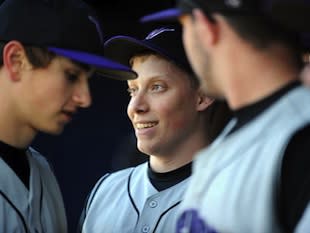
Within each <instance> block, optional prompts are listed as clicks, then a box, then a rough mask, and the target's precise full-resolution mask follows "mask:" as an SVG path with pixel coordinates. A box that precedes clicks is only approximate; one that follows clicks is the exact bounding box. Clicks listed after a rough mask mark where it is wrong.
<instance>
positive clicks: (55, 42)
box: [0, 0, 137, 79]
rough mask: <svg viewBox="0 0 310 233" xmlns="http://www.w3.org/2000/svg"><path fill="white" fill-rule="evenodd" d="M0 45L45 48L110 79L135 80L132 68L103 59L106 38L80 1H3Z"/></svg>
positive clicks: (0, 8) (95, 19)
mask: <svg viewBox="0 0 310 233" xmlns="http://www.w3.org/2000/svg"><path fill="white" fill-rule="evenodd" d="M0 22H1V23H0V41H3V42H6V41H11V40H17V41H20V42H21V43H23V44H24V45H31V46H38V47H46V48H47V49H48V50H50V51H52V52H54V53H55V54H57V55H60V56H64V57H67V58H70V59H72V60H74V61H77V62H81V63H84V64H87V65H90V66H93V67H94V68H95V69H96V71H97V73H99V74H100V75H102V76H105V77H110V78H118V76H120V77H126V79H134V78H136V76H137V75H136V73H135V72H134V71H132V70H131V69H130V68H129V67H127V66H124V65H122V64H119V63H117V62H114V61H112V60H110V59H107V58H105V57H104V56H103V49H104V48H103V34H102V30H101V25H100V23H99V21H98V20H97V18H96V16H95V13H94V11H93V10H92V9H91V8H90V7H89V6H88V5H86V4H85V3H84V2H82V1H79V0H3V1H1V5H0Z"/></svg>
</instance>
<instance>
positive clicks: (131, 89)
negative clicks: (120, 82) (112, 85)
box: [127, 87, 138, 96]
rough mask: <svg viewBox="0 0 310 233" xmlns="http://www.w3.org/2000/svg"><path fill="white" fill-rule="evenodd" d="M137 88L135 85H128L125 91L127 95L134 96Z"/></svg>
mask: <svg viewBox="0 0 310 233" xmlns="http://www.w3.org/2000/svg"><path fill="white" fill-rule="evenodd" d="M137 90H138V89H137V88H136V87H128V88H127V91H128V93H129V95H130V96H134V95H135V93H136V92H137Z"/></svg>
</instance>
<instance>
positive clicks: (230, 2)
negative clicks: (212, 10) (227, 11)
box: [225, 0, 242, 8]
mask: <svg viewBox="0 0 310 233" xmlns="http://www.w3.org/2000/svg"><path fill="white" fill-rule="evenodd" d="M225 3H226V5H227V6H229V7H232V8H239V7H240V6H241V5H242V0H225Z"/></svg>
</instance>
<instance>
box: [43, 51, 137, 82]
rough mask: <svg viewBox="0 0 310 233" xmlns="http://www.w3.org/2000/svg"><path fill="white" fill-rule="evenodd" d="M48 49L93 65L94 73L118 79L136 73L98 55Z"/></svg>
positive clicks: (132, 75)
mask: <svg viewBox="0 0 310 233" xmlns="http://www.w3.org/2000/svg"><path fill="white" fill-rule="evenodd" d="M48 50H49V51H51V52H54V53H55V54H57V55H60V56H64V57H67V58H70V59H72V60H74V61H77V62H81V63H84V64H87V65H90V66H93V67H94V68H95V69H96V73H98V74H99V75H100V76H104V77H108V78H113V79H119V80H128V79H135V78H137V74H136V73H135V72H134V71H133V70H132V69H130V68H129V67H128V66H125V65H122V64H119V63H117V62H114V61H112V60H110V59H108V58H105V57H102V56H99V55H94V54H90V53H85V52H80V51H75V50H68V49H61V48H55V47H48Z"/></svg>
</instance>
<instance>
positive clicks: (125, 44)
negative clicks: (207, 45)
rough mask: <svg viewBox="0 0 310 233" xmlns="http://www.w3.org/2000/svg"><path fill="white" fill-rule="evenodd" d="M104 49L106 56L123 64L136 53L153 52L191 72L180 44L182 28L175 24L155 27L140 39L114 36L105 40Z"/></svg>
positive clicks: (127, 63) (126, 63)
mask: <svg viewBox="0 0 310 233" xmlns="http://www.w3.org/2000/svg"><path fill="white" fill-rule="evenodd" d="M104 49H105V56H106V57H108V58H110V59H113V60H115V61H118V62H119V63H121V64H123V65H129V60H130V58H131V57H132V56H134V55H136V54H139V53H141V52H145V51H151V52H155V53H157V54H159V55H161V56H163V57H164V58H166V59H167V60H169V61H171V62H173V63H174V64H175V65H177V66H178V67H179V68H181V69H182V70H184V71H186V72H188V73H189V74H193V71H192V69H191V66H190V64H189V62H188V60H187V58H186V54H185V50H184V48H183V44H182V28H181V26H180V25H177V24H176V25H172V26H164V27H160V28H156V29H155V30H153V31H151V32H150V33H149V34H148V35H147V36H146V37H145V38H144V39H142V40H139V39H136V38H134V37H130V36H122V35H119V36H114V37H112V38H110V39H109V40H107V41H106V42H105V44H104Z"/></svg>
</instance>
